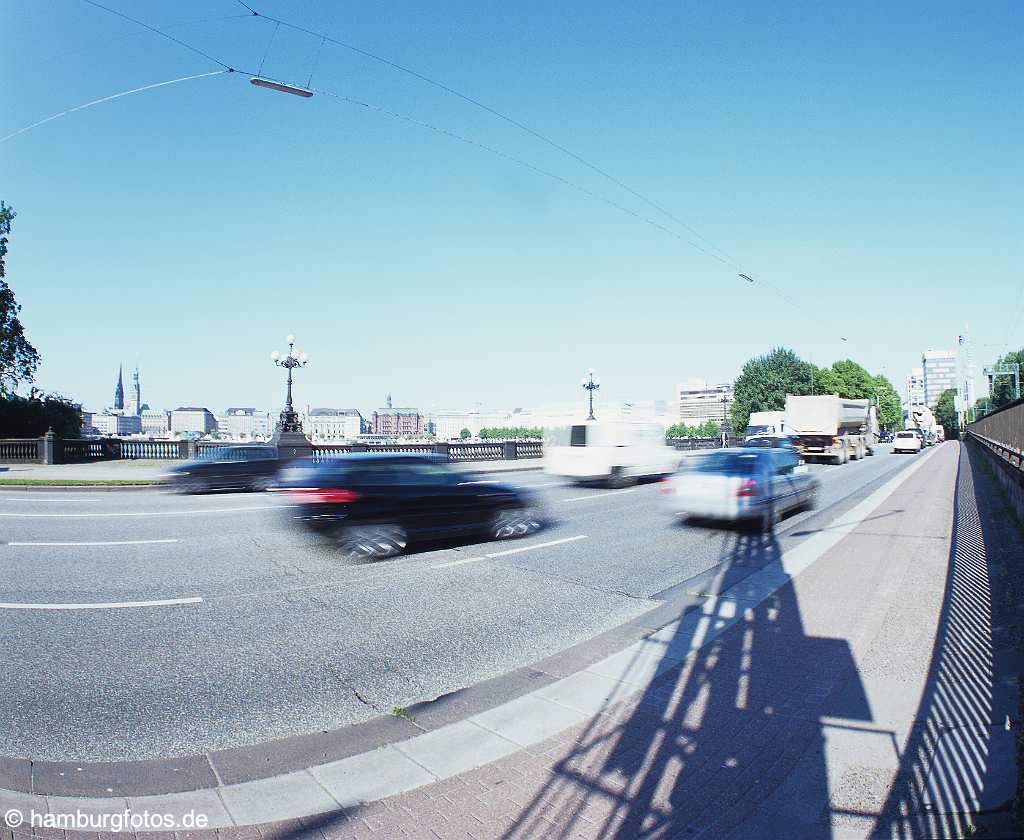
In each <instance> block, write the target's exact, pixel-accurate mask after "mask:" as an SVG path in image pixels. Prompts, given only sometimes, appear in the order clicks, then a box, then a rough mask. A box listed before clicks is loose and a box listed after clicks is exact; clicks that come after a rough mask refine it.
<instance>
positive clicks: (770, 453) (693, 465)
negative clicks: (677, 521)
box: [659, 448, 819, 531]
mask: <svg viewBox="0 0 1024 840" xmlns="http://www.w3.org/2000/svg"><path fill="white" fill-rule="evenodd" d="M818 487H819V483H818V480H817V479H816V478H815V477H814V476H812V475H811V474H810V473H809V472H808V471H807V467H806V466H803V465H801V464H800V456H799V455H798V454H797V453H796V452H794V451H792V450H790V449H775V448H730V449H719V450H715V451H714V452H710V453H709V454H706V455H699V456H693V457H691V458H686V459H684V461H683V464H682V466H681V467H680V469H679V471H678V472H677V473H675V474H674V475H672V476H671V477H670V478H667V479H665V480H664V481H663V482H662V484H661V487H660V488H659V489H660V491H661V493H660V495H661V498H662V500H663V503H664V505H665V506H666V508H667V509H668V510H670V511H671V512H672V513H674V514H676V515H680V516H693V517H701V518H708V519H724V520H730V521H746V522H749V523H752V524H754V525H756V526H757V527H758V528H759V529H760V530H763V531H771V530H773V529H774V527H775V525H776V524H777V523H778V522H779V520H780V519H781V518H782V516H783V515H784V514H785V513H787V512H789V511H791V510H796V509H799V508H813V507H814V506H815V503H816V501H817V494H818Z"/></svg>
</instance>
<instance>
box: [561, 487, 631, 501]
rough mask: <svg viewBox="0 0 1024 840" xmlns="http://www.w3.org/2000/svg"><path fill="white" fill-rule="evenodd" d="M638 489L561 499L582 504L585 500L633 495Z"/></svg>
mask: <svg viewBox="0 0 1024 840" xmlns="http://www.w3.org/2000/svg"><path fill="white" fill-rule="evenodd" d="M639 489H640V488H639V487H630V488H629V489H627V490H609V491H608V492H606V493H591V494H590V495H589V496H573V497H572V498H571V499H562V500H561V501H563V502H584V501H586V500H587V499H604V498H606V497H608V496H618V495H619V494H620V493H635V492H636V491H637V490H639Z"/></svg>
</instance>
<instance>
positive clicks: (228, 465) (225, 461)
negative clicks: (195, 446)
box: [167, 444, 281, 493]
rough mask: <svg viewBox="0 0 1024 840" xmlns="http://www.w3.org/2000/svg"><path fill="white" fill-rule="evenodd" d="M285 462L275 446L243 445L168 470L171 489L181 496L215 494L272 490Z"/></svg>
mask: <svg viewBox="0 0 1024 840" xmlns="http://www.w3.org/2000/svg"><path fill="white" fill-rule="evenodd" d="M280 466H281V461H280V459H279V458H278V455H277V447H275V446H256V445H252V444H239V445H233V446H217V447H212V448H210V449H207V450H206V451H205V452H203V453H202V454H201V455H199V457H198V458H195V459H193V460H191V461H186V462H185V463H183V464H178V465H176V466H174V467H171V468H170V469H168V470H167V477H168V480H169V482H170V484H171V486H172V487H173V488H174V489H175V490H177V491H178V492H180V493H209V492H211V491H213V490H252V491H254V492H262V491H263V490H269V489H270V488H271V487H272V486H273V485H274V481H275V476H276V475H277V471H278V468H279V467H280Z"/></svg>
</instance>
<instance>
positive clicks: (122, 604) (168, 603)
mask: <svg viewBox="0 0 1024 840" xmlns="http://www.w3.org/2000/svg"><path fill="white" fill-rule="evenodd" d="M201 603H203V599H202V598H198V597H196V598H168V599H166V600H164V601H105V602H104V601H100V602H98V603H95V604H18V603H7V604H5V603H3V602H0V610H121V609H129V608H134V607H174V606H178V605H179V604H201Z"/></svg>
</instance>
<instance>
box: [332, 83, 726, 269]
mask: <svg viewBox="0 0 1024 840" xmlns="http://www.w3.org/2000/svg"><path fill="white" fill-rule="evenodd" d="M313 90H314V92H315V93H318V94H320V95H322V96H327V97H330V98H332V99H335V100H337V101H339V102H345V103H348V104H350V105H356V106H358V107H361V108H365V109H366V110H369V111H374V112H376V113H378V114H382V115H384V116H387V117H390V118H392V119H396V120H401V121H402V122H405V123H409V124H411V125H416V126H419V127H420V128H425V129H429V130H430V131H434V132H436V133H438V134H442V135H444V136H445V137H449V138H451V139H453V140H456V141H458V142H460V143H464V144H466V145H468V146H473V147H474V148H477V149H481V150H482V151H485V152H488V153H490V154H492V155H496V156H497V157H500V158H503V159H504V160H507V161H509V162H511V163H514V164H516V165H518V166H522V167H524V168H526V169H529V170H530V171H531V172H534V173H536V174H538V175H542V176H543V177H545V178H550V179H552V180H554V181H557V182H558V183H560V184H562V185H563V186H566V187H569V188H570V189H572V190H575V191H576V192H579V193H582V194H583V195H586V196H588V197H589V198H591V199H594V200H596V201H600V202H603V203H604V204H607V205H608V206H610V207H613V208H615V209H616V210H619V211H621V212H623V213H626V214H628V215H630V216H632V217H633V218H634V219H637V220H638V221H641V222H645V223H647V224H649V225H652V226H653V227H655V228H657V229H658V230H660V231H662V232H664V233H667V234H668V235H669V236H672V237H674V238H675V239H678V240H679V241H680V242H685V243H686V244H687V245H689V246H691V247H692V248H695V249H697V250H698V251H700V252H701V253H702V254H705V255H706V256H708V257H710V258H711V259H714V260H718V261H719V262H721V263H724V264H726V265H728V263H726V261H725V260H724V259H723V258H722V257H720V256H719V255H718V254H714V253H712V252H710V251H708V250H706V249H704V248H702V247H701V246H700V245H698V244H696V243H695V242H692V241H690V240H688V239H686V238H685V237H683V236H682V235H680V234H679V233H678V232H676V231H674V230H672V229H671V228H668V227H665V226H664V225H663V224H661V223H660V222H658V221H656V220H654V219H651V218H650V217H648V216H644V215H642V214H640V213H637V212H636V211H635V210H632V209H630V208H629V207H626V206H625V205H623V204H620V203H619V202H617V201H615V200H614V199H611V198H608V197H607V196H604V195H601V194H600V193H595V192H594V191H593V190H589V189H587V188H586V187H584V186H581V185H579V184H577V183H575V182H574V181H570V180H569V179H568V178H565V177H564V176H562V175H559V174H558V173H556V172H551V171H550V170H547V169H543V168H541V167H539V166H537V165H536V164H533V163H530V162H529V161H527V160H524V159H522V158H519V157H516V156H515V155H512V154H509V153H508V152H503V151H502V150H501V149H498V148H495V147H494V146H489V145H487V144H486V143H481V142H480V141H478V140H473V139H472V138H470V137H466V136H465V135H462V134H459V133H457V132H455V131H452V130H450V129H447V128H442V127H441V126H437V125H434V124H433V123H429V122H426V121H424V120H419V119H416V118H415V117H410V116H408V115H406V114H401V113H398V112H397V111H391V110H389V109H387V108H383V107H381V106H379V105H373V104H371V103H369V102H363V101H362V100H359V99H354V98H352V97H350V96H343V95H341V94H338V93H334V92H333V91H329V90H324V89H323V88H314V89H313Z"/></svg>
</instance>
